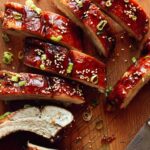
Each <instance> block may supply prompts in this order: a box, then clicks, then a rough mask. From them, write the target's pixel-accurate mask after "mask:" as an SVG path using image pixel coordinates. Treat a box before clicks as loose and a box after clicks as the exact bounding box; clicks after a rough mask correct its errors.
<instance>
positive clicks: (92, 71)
mask: <svg viewBox="0 0 150 150" xmlns="http://www.w3.org/2000/svg"><path fill="white" fill-rule="evenodd" d="M24 64H25V65H27V66H29V67H33V68H37V69H41V70H44V71H47V72H51V73H54V74H58V75H61V76H63V77H67V78H70V79H73V80H76V81H79V82H82V83H84V84H86V85H89V86H92V87H96V88H98V89H99V91H101V92H104V89H105V78H106V76H105V64H103V63H102V62H100V61H98V60H97V59H95V58H94V57H91V56H89V55H86V54H84V53H82V52H79V51H75V50H70V51H68V50H67V49H66V48H64V47H62V46H58V45H54V44H51V43H48V42H44V41H42V40H39V39H35V38H27V39H26V41H25V59H24ZM69 67H70V68H69ZM68 69H69V70H68Z"/></svg>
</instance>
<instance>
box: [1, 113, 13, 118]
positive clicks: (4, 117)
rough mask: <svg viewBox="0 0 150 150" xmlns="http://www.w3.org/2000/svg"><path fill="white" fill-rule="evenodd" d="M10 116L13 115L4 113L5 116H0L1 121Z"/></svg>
mask: <svg viewBox="0 0 150 150" xmlns="http://www.w3.org/2000/svg"><path fill="white" fill-rule="evenodd" d="M10 114H11V112H6V113H4V114H3V115H1V116H0V120H2V119H4V118H6V117H7V116H8V115H10Z"/></svg>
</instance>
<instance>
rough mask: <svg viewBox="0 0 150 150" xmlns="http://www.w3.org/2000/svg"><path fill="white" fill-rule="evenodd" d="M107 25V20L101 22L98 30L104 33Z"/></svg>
mask: <svg viewBox="0 0 150 150" xmlns="http://www.w3.org/2000/svg"><path fill="white" fill-rule="evenodd" d="M107 23H108V22H107V20H101V21H100V22H99V24H98V25H97V30H98V31H102V30H103V29H104V27H105V26H106V24H107Z"/></svg>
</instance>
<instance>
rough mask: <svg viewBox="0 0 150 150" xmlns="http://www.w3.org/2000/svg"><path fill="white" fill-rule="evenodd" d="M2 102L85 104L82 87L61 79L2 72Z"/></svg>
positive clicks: (0, 96)
mask: <svg viewBox="0 0 150 150" xmlns="http://www.w3.org/2000/svg"><path fill="white" fill-rule="evenodd" d="M0 83H1V86H0V98H1V100H25V99H26V100H28V99H30V100H32V99H41V100H42V99H43V100H56V101H62V102H71V103H75V104H81V103H84V94H83V90H82V87H80V85H79V84H77V83H75V82H73V81H67V80H64V79H62V78H59V77H46V76H43V75H38V74H30V73H13V72H8V71H0Z"/></svg>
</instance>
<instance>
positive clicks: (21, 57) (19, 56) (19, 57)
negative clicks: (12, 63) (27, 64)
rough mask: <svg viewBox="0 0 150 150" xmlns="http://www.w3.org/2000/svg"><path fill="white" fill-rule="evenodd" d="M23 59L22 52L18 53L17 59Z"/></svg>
mask: <svg viewBox="0 0 150 150" xmlns="http://www.w3.org/2000/svg"><path fill="white" fill-rule="evenodd" d="M23 57H24V53H23V51H19V52H18V59H23Z"/></svg>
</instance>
